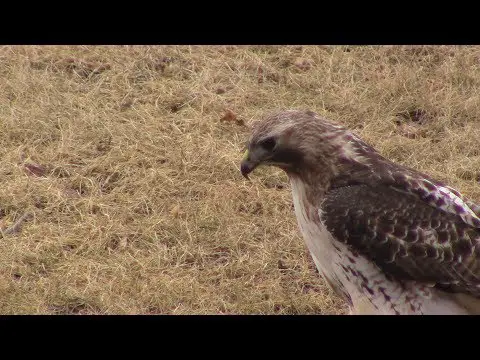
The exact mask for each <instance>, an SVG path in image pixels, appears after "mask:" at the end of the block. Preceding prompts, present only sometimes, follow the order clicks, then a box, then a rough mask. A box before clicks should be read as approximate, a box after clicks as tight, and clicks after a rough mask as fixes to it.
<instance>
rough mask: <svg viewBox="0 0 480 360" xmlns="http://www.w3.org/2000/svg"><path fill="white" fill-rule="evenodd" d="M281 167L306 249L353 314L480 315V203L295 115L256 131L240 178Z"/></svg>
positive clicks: (319, 121)
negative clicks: (260, 167) (264, 167)
mask: <svg viewBox="0 0 480 360" xmlns="http://www.w3.org/2000/svg"><path fill="white" fill-rule="evenodd" d="M261 164H264V165H273V166H277V167H279V168H280V169H282V170H284V171H285V172H286V173H287V175H288V177H289V180H290V183H291V189H292V196H293V203H294V208H295V214H296V218H297V222H298V225H299V228H300V231H301V233H302V235H303V238H304V240H305V242H306V245H307V247H308V249H309V252H310V254H311V256H312V258H313V260H314V262H315V264H316V267H317V268H318V270H319V273H320V274H321V275H322V276H323V278H324V279H325V281H326V282H327V283H328V284H329V285H330V286H331V287H332V288H333V290H334V291H335V292H336V293H337V294H338V295H339V296H341V297H342V298H343V299H344V300H345V301H346V302H347V304H348V305H349V309H350V314H392V315H394V314H396V315H404V314H479V313H480V206H478V205H476V204H475V203H473V202H472V201H470V200H468V199H467V198H465V197H464V196H462V195H461V194H460V193H459V192H458V191H456V190H455V189H453V188H452V187H449V186H447V185H446V184H443V183H441V182H440V181H437V180H435V179H433V178H432V177H430V176H428V175H426V174H423V173H421V172H419V171H416V170H414V169H411V168H408V167H405V166H402V165H399V164H396V163H393V162H392V161H390V160H388V159H386V158H385V157H383V156H382V155H380V153H378V152H377V151H376V150H375V149H374V148H373V147H372V146H370V145H368V144H366V143H365V142H364V141H362V140H361V139H360V138H359V137H357V136H356V135H355V134H353V133H352V132H350V131H349V130H348V129H346V128H344V127H342V126H339V125H337V124H334V123H332V122H329V121H328V120H326V119H323V118H321V117H319V116H318V115H317V114H315V113H314V112H311V111H299V110H288V111H282V112H277V113H274V114H271V115H269V116H267V117H266V118H265V119H264V120H263V121H259V122H257V123H255V124H254V125H253V126H252V135H251V138H250V140H249V144H248V149H247V151H246V153H245V155H244V158H243V160H242V162H241V172H242V174H243V175H244V176H245V177H246V178H248V174H249V173H250V172H252V171H253V170H254V169H255V168H256V167H257V166H258V165H261Z"/></svg>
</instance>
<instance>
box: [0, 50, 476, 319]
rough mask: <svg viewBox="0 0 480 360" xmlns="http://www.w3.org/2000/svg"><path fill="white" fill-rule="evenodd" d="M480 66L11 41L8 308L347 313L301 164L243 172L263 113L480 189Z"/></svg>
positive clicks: (3, 97)
mask: <svg viewBox="0 0 480 360" xmlns="http://www.w3.org/2000/svg"><path fill="white" fill-rule="evenodd" d="M479 70H480V47H466V46H465V47H459V46H428V47H422V46H365V47H362V46H348V47H347V46H4V47H0V73H1V74H0V76H1V78H2V81H1V82H0V155H1V157H0V158H1V161H0V178H1V181H2V186H1V187H0V228H1V229H2V233H1V234H0V313H1V314H342V313H345V308H344V304H343V303H342V301H340V300H339V299H338V298H336V297H335V295H334V294H333V293H332V291H330V290H329V289H328V288H327V287H326V285H325V284H324V283H323V281H322V280H321V279H320V278H319V276H318V273H317V272H316V270H315V268H314V265H313V262H312V261H311V259H310V255H309V254H308V252H307V249H306V247H305V245H304V243H303V239H302V238H301V236H300V234H299V231H298V228H297V223H296V219H295V215H294V213H293V209H292V200H291V194H290V187H289V184H288V182H287V178H286V176H285V175H284V174H283V173H282V172H281V171H280V170H277V169H273V168H260V169H258V170H257V171H256V172H255V174H252V176H251V179H252V181H251V182H248V181H247V180H245V179H244V178H243V177H242V176H241V174H240V172H239V162H240V160H241V157H242V152H243V150H244V146H245V144H246V141H247V139H248V135H249V131H248V125H249V124H250V123H251V121H253V120H256V119H259V118H261V117H262V116H263V115H264V114H266V113H268V112H270V111H272V110H277V109H287V108H296V109H310V110H313V111H316V112H317V113H319V114H320V115H323V116H325V117H327V118H329V119H331V120H334V121H337V122H339V123H341V124H343V125H346V126H348V127H349V128H351V129H352V130H354V131H355V132H356V133H357V134H358V135H359V136H361V137H362V138H363V139H364V140H366V141H367V142H369V143H370V144H372V145H373V146H375V147H376V148H377V149H378V150H379V151H380V152H381V153H382V154H384V155H385V156H386V157H388V158H390V159H392V160H394V161H397V162H399V163H401V164H405V165H407V166H411V167H414V168H416V169H419V170H422V171H424V172H426V173H429V174H430V175H432V176H434V177H436V178H438V179H440V180H444V181H447V182H448V183H449V184H450V185H451V186H454V187H457V188H458V189H459V190H460V191H461V192H463V193H464V194H465V195H467V196H469V197H471V198H473V199H475V200H477V201H478V200H480V185H479V179H480V144H479V139H480V126H479V125H480V122H479V119H478V117H479V114H480V97H479V89H480V71H479ZM25 214H27V215H26V217H27V218H26V220H25V221H24V222H23V223H22V224H21V225H22V226H21V227H20V226H18V227H15V228H14V229H12V228H11V227H12V225H13V224H14V223H16V222H17V221H18V220H19V218H21V217H22V216H23V215H25Z"/></svg>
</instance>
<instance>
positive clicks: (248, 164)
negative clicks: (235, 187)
mask: <svg viewBox="0 0 480 360" xmlns="http://www.w3.org/2000/svg"><path fill="white" fill-rule="evenodd" d="M258 164H259V162H258V161H255V160H252V158H251V156H250V153H249V151H248V149H247V150H245V154H243V159H242V162H241V164H240V171H241V172H242V175H243V176H244V177H245V178H246V179H247V180H250V179H249V178H248V174H250V173H251V172H252V171H253V170H254V169H255V168H256V167H257V166H258Z"/></svg>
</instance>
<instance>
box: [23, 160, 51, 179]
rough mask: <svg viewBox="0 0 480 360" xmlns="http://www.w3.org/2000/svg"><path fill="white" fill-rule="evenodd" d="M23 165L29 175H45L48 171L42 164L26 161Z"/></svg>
mask: <svg viewBox="0 0 480 360" xmlns="http://www.w3.org/2000/svg"><path fill="white" fill-rule="evenodd" d="M23 166H24V169H25V172H26V173H27V175H31V176H39V177H41V176H45V173H46V172H47V169H46V168H45V167H44V166H42V165H38V164H31V163H26V164H24V165H23Z"/></svg>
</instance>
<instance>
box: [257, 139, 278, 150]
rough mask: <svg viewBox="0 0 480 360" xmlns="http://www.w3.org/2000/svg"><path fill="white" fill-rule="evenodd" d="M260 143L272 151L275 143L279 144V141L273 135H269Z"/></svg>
mask: <svg viewBox="0 0 480 360" xmlns="http://www.w3.org/2000/svg"><path fill="white" fill-rule="evenodd" d="M259 145H260V146H261V147H262V148H264V149H265V150H267V151H272V150H273V149H274V148H275V145H277V142H276V141H275V139H274V138H273V137H269V138H266V139H264V140H262V141H261V142H260V144H259Z"/></svg>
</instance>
